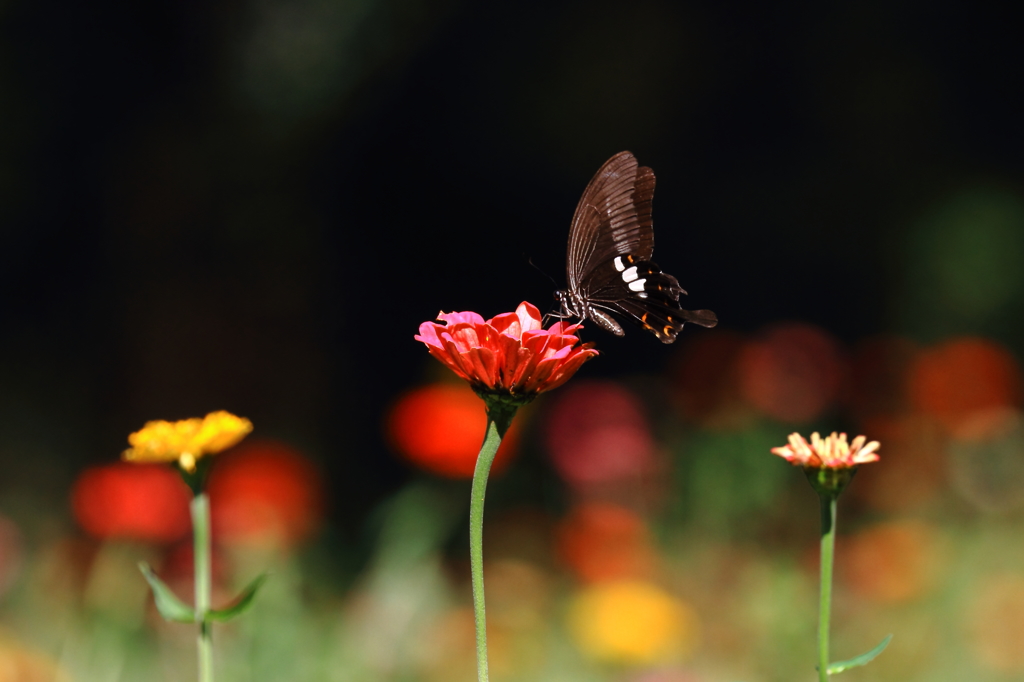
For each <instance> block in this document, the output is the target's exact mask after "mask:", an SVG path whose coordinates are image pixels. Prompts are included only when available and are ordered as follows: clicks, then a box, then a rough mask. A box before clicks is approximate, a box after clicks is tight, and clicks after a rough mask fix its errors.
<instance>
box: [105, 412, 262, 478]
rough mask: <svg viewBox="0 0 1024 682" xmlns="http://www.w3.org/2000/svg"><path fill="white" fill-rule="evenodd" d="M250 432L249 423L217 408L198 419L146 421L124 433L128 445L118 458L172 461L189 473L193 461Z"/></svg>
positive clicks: (130, 460) (213, 452) (228, 444)
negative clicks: (129, 433) (137, 429)
mask: <svg viewBox="0 0 1024 682" xmlns="http://www.w3.org/2000/svg"><path fill="white" fill-rule="evenodd" d="M250 431H252V422H250V421H249V420H248V419H245V418H244V417H236V416H235V415H233V414H231V413H230V412H225V411H224V410H221V411H220V412H211V413H210V414H208V415H206V416H205V417H203V418H202V419H200V418H199V417H193V418H192V419H182V420H180V421H176V422H168V421H152V422H146V425H145V426H143V427H142V429H141V430H140V431H136V432H135V433H133V434H132V435H130V436H128V442H129V443H130V444H131V447H130V448H128V449H127V450H125V451H124V453H123V454H122V455H121V458H122V459H124V460H127V461H129V462H174V461H177V462H178V465H179V466H181V468H182V469H184V470H185V471H188V472H190V473H191V472H193V471H195V469H196V460H198V459H199V458H200V457H203V456H205V455H212V454H215V453H218V452H221V451H222V450H227V449H228V448H230V447H231V446H232V445H234V444H235V443H237V442H238V441H240V440H242V439H243V438H245V437H246V436H247V435H248V434H249V432H250Z"/></svg>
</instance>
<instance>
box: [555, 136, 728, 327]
mask: <svg viewBox="0 0 1024 682" xmlns="http://www.w3.org/2000/svg"><path fill="white" fill-rule="evenodd" d="M653 198H654V171H652V170H651V169H650V168H647V167H646V166H640V167H638V164H637V161H636V158H634V156H633V155H632V154H630V153H629V152H619V153H618V154H616V155H615V156H613V157H612V158H610V159H608V161H606V162H605V164H604V165H603V166H601V169H600V170H598V171H597V174H596V175H594V177H593V179H592V180H591V181H590V184H589V185H587V188H586V189H585V190H584V191H583V196H582V197H581V198H580V203H579V205H577V206H576V213H575V215H574V216H573V218H572V227H571V228H569V247H568V251H567V253H566V279H567V281H568V285H569V286H568V287H567V288H566V289H565V290H560V291H556V292H555V299H556V300H557V301H558V302H559V303H560V304H561V311H560V313H559V314H558V315H557V317H576V318H579V319H581V320H582V319H589V320H593V321H594V322H595V323H596V324H597V325H598V326H599V327H602V328H603V329H605V330H607V331H610V332H611V333H612V334H615V335H616V336H623V335H624V334H625V332H624V331H623V330H622V326H621V325H620V324H619V323H618V322H617V321H616V319H615V318H614V317H612V316H611V315H610V314H609V313H616V314H619V315H624V316H625V317H627V318H629V319H630V320H632V321H633V322H635V323H636V324H638V325H640V326H641V327H643V328H644V329H646V330H647V331H649V332H651V333H652V334H654V335H655V336H656V337H658V340H659V341H661V342H662V343H672V342H673V341H675V340H676V336H678V335H679V332H680V330H681V329H682V328H683V324H684V323H686V322H693V323H694V324H699V325H701V326H702V327H714V326H715V325H716V324H718V317H717V316H716V315H715V314H714V313H713V312H711V311H710V310H683V309H682V308H680V307H679V294H685V293H686V292H685V291H683V289H682V287H680V286H679V282H678V281H676V278H675V277H673V276H672V275H670V274H668V273H665V272H662V271H661V268H659V267H658V266H657V265H655V264H654V263H652V262H651V255H652V254H653V252H654V227H653V220H652V219H651V200H652V199H653Z"/></svg>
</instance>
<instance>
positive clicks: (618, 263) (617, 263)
mask: <svg viewBox="0 0 1024 682" xmlns="http://www.w3.org/2000/svg"><path fill="white" fill-rule="evenodd" d="M613 262H614V263H615V269H616V270H618V271H619V272H622V271H623V270H625V269H626V266H625V265H623V264H622V256H616V257H615V260H614V261H613Z"/></svg>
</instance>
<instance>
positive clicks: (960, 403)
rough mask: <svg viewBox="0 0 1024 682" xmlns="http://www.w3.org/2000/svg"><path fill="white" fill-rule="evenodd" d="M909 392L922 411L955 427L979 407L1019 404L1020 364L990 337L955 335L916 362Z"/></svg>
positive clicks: (973, 413) (982, 410) (995, 407)
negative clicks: (954, 337) (989, 338)
mask: <svg viewBox="0 0 1024 682" xmlns="http://www.w3.org/2000/svg"><path fill="white" fill-rule="evenodd" d="M909 382H910V398H911V400H912V402H913V403H914V405H915V406H916V407H917V408H918V409H920V410H921V411H922V412H924V413H926V414H929V415H932V416H934V417H936V418H937V419H938V420H939V421H940V422H941V423H942V424H943V425H944V426H946V427H947V428H949V429H951V430H953V431H955V430H957V429H958V428H959V427H961V426H963V425H964V424H965V423H966V422H969V421H971V418H972V417H973V416H975V415H976V414H977V413H979V412H985V411H989V410H993V409H998V408H1003V407H1015V406H1018V405H1020V402H1021V393H1022V383H1024V381H1022V378H1021V370H1020V365H1019V364H1018V363H1017V359H1016V358H1015V357H1014V356H1013V354H1012V353H1010V351H1009V350H1007V349H1006V348H1004V347H1002V346H1000V345H999V344H997V343H995V342H994V341H990V340H988V339H983V338H977V337H965V338H958V339H951V340H949V341H946V342H944V343H942V344H940V345H938V346H936V347H934V348H929V349H928V350H926V351H925V352H924V353H922V354H921V356H920V357H919V358H918V360H917V362H916V363H915V364H914V365H913V368H912V369H911V372H910V377H909Z"/></svg>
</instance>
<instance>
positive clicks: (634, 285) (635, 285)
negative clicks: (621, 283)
mask: <svg viewBox="0 0 1024 682" xmlns="http://www.w3.org/2000/svg"><path fill="white" fill-rule="evenodd" d="M623 279H625V277H623ZM646 281H647V280H646V279H637V280H633V281H632V282H630V283H629V288H630V289H632V290H633V291H643V290H644V282H646Z"/></svg>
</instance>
